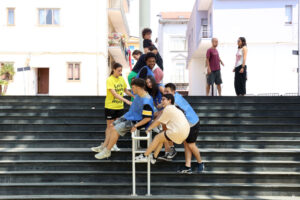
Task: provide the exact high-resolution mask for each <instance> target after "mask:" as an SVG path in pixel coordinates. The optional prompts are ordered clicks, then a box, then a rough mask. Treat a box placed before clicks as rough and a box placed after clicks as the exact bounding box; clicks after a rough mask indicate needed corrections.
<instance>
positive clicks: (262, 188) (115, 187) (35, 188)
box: [0, 182, 300, 197]
mask: <svg viewBox="0 0 300 200" xmlns="http://www.w3.org/2000/svg"><path fill="white" fill-rule="evenodd" d="M151 186H152V194H153V195H159V194H161V193H162V192H163V193H164V194H165V195H184V194H193V195H232V196H237V195H241V196H250V195H252V196H291V197H292V196H296V197H297V196H299V193H300V192H299V191H300V185H299V184H265V183H261V184H254V183H253V184H252V183H248V184H241V183H237V184H230V183H184V182H183V183H182V182H176V183H168V182H160V183H153V184H152V185H151ZM131 187H132V186H131V185H130V184H124V183H103V184H101V183H78V182H70V183H57V182H49V183H1V184H0V195H1V196H2V195H32V194H35V195H90V194H92V195H109V194H114V193H115V192H116V191H118V193H119V195H130V194H131ZM16 188H18V189H17V190H16ZM137 192H138V194H140V195H144V194H146V184H145V183H139V184H137Z"/></svg>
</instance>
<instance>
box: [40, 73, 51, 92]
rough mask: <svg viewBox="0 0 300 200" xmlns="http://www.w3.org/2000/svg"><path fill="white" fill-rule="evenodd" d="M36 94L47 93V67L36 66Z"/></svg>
mask: <svg viewBox="0 0 300 200" xmlns="http://www.w3.org/2000/svg"><path fill="white" fill-rule="evenodd" d="M38 94H49V68H38Z"/></svg>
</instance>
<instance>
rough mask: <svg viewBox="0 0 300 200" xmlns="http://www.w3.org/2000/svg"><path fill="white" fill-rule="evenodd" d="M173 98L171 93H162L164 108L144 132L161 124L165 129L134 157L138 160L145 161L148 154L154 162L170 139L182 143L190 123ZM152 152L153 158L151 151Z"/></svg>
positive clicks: (187, 133) (187, 134) (186, 135)
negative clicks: (143, 151)
mask: <svg viewBox="0 0 300 200" xmlns="http://www.w3.org/2000/svg"><path fill="white" fill-rule="evenodd" d="M174 102H175V99H174V96H173V95H172V94H164V95H163V97H162V105H163V107H164V110H163V112H162V114H161V116H160V117H159V118H158V120H155V121H154V122H153V123H152V124H151V125H150V126H149V127H148V129H147V130H146V133H148V132H149V131H151V130H152V129H153V128H155V127H157V126H159V125H160V124H163V125H165V126H166V130H165V131H163V132H161V133H159V134H158V135H156V136H155V138H154V140H153V141H152V142H151V144H150V146H149V147H148V149H147V151H146V152H145V153H144V154H141V155H139V156H138V157H136V161H138V162H146V161H147V157H148V156H149V155H150V158H151V162H152V164H154V163H155V161H156V158H157V156H158V154H159V152H160V150H161V148H162V146H163V143H164V142H166V141H172V142H175V143H176V144H182V143H183V142H184V141H185V140H186V139H187V137H188V136H189V132H190V125H189V122H188V120H187V119H186V117H185V115H184V113H183V111H182V110H180V109H178V108H177V107H176V106H175V105H174ZM153 151H155V152H154V158H153V156H152V154H151V153H152V152H153Z"/></svg>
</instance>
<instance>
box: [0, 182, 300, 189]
mask: <svg viewBox="0 0 300 200" xmlns="http://www.w3.org/2000/svg"><path fill="white" fill-rule="evenodd" d="M146 185H147V183H137V186H146ZM183 185H184V186H189V187H264V188H278V187H280V188H290V187H294V188H299V189H300V184H291V183H282V184H280V183H268V184H265V183H227V182H226V183H189V182H176V183H174V182H159V183H151V186H159V187H160V186H164V187H168V186H173V187H176V186H179V187H182V186H183ZM9 186H12V187H16V186H24V187H30V186H35V187H45V186H51V187H56V186H60V187H63V186H123V187H124V183H99V182H89V183H86V182H80V183H78V182H63V183H62V182H42V183H0V187H9ZM128 186H131V185H128Z"/></svg>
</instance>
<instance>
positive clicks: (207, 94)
mask: <svg viewBox="0 0 300 200" xmlns="http://www.w3.org/2000/svg"><path fill="white" fill-rule="evenodd" d="M209 91H210V85H208V84H206V96H209Z"/></svg>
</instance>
